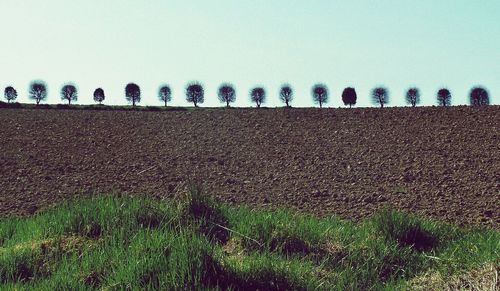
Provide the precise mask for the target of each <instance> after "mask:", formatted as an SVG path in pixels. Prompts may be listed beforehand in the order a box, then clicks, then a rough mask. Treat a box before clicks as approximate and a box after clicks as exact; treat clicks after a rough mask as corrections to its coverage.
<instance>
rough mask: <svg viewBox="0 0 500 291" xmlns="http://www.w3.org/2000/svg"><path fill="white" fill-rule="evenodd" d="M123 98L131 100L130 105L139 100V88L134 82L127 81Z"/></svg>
mask: <svg viewBox="0 0 500 291" xmlns="http://www.w3.org/2000/svg"><path fill="white" fill-rule="evenodd" d="M125 98H126V99H127V101H128V102H132V106H135V104H136V103H139V102H141V88H140V87H139V85H137V84H135V83H128V84H127V86H125Z"/></svg>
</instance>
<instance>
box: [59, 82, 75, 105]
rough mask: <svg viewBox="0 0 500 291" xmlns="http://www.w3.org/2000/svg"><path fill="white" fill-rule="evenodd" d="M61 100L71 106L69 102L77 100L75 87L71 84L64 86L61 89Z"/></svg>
mask: <svg viewBox="0 0 500 291" xmlns="http://www.w3.org/2000/svg"><path fill="white" fill-rule="evenodd" d="M61 100H68V105H71V101H77V100H78V91H77V90H76V86H75V85H73V84H66V85H64V86H63V87H62V88H61Z"/></svg>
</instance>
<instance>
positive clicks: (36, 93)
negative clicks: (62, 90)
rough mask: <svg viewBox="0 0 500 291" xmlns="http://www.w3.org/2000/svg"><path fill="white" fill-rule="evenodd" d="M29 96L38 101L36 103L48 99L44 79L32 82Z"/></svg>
mask: <svg viewBox="0 0 500 291" xmlns="http://www.w3.org/2000/svg"><path fill="white" fill-rule="evenodd" d="M29 97H30V99H33V100H35V101H36V105H38V104H40V102H41V101H43V100H45V99H47V85H46V84H45V82H44V81H33V82H31V84H30V90H29Z"/></svg>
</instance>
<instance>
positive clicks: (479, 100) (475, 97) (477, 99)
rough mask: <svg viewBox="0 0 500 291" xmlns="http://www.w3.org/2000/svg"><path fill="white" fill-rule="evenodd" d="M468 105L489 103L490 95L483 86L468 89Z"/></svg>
mask: <svg viewBox="0 0 500 291" xmlns="http://www.w3.org/2000/svg"><path fill="white" fill-rule="evenodd" d="M470 105H472V106H485V105H490V96H489V94H488V91H487V90H486V89H485V88H483V87H474V88H472V90H471V91H470Z"/></svg>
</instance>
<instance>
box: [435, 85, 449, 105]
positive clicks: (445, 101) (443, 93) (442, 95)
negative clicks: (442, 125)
mask: <svg viewBox="0 0 500 291" xmlns="http://www.w3.org/2000/svg"><path fill="white" fill-rule="evenodd" d="M437 100H438V104H439V105H442V106H450V105H451V92H450V90H448V89H446V88H443V89H439V91H438V93H437Z"/></svg>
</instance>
